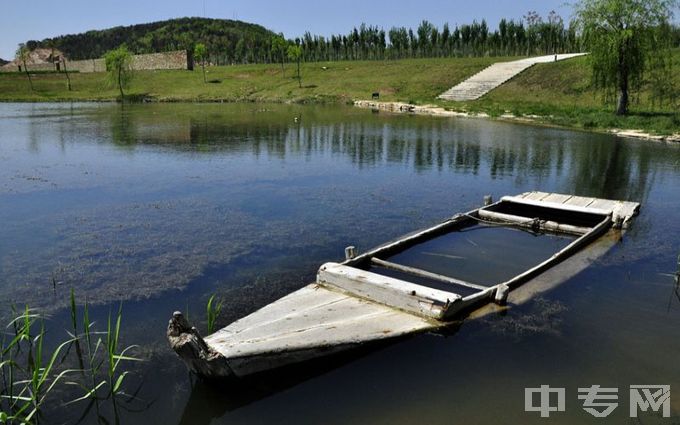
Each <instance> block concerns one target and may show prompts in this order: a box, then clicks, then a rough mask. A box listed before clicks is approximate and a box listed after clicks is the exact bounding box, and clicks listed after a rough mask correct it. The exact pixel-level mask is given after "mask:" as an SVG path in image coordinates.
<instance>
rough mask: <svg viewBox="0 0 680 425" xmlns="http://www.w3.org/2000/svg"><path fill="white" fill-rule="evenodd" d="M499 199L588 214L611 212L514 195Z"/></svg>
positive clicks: (607, 213) (606, 213)
mask: <svg viewBox="0 0 680 425" xmlns="http://www.w3.org/2000/svg"><path fill="white" fill-rule="evenodd" d="M501 201H505V202H515V203H518V204H524V205H532V206H536V207H546V208H556V209H560V210H563V211H574V212H583V213H588V214H599V215H609V214H611V213H612V211H611V210H609V209H601V208H591V207H577V206H574V205H569V204H558V203H554V202H544V201H536V200H531V199H526V198H524V199H522V198H517V197H515V196H504V197H502V198H501Z"/></svg>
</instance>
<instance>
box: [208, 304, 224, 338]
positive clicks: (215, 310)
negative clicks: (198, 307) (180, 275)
mask: <svg viewBox="0 0 680 425" xmlns="http://www.w3.org/2000/svg"><path fill="white" fill-rule="evenodd" d="M221 311H222V300H219V301H217V302H215V295H213V296H211V297H210V299H208V304H207V306H206V313H207V316H208V335H210V334H211V333H213V332H214V331H215V322H216V321H217V316H219V315H220V312H221Z"/></svg>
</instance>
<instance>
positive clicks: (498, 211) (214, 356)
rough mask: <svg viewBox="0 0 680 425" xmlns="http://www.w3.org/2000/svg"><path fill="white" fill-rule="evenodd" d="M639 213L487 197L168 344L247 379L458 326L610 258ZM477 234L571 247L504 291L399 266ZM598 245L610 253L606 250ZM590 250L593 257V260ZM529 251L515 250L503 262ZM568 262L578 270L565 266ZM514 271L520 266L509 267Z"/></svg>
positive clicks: (195, 367)
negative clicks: (508, 233) (503, 232)
mask: <svg viewBox="0 0 680 425" xmlns="http://www.w3.org/2000/svg"><path fill="white" fill-rule="evenodd" d="M639 207H640V204H638V203H635V202H625V201H612V200H606V199H598V198H587V197H580V196H572V195H563V194H556V193H545V192H527V193H523V194H521V195H518V196H506V197H503V198H501V200H500V201H498V202H495V203H492V202H491V199H490V197H485V205H484V206H483V207H480V208H478V209H475V210H472V211H469V212H467V213H462V214H457V215H455V216H453V217H451V218H449V219H447V220H445V221H443V222H442V223H440V224H437V225H435V226H433V227H430V228H427V229H424V230H421V231H418V232H415V233H412V234H410V235H407V236H404V237H402V238H399V239H397V240H395V241H393V242H390V243H387V244H384V245H382V246H380V247H377V248H375V249H372V250H370V251H368V252H365V253H363V254H361V255H357V254H356V250H355V248H354V247H348V248H347V249H346V250H345V257H346V260H345V261H344V262H342V263H326V264H324V265H322V266H321V267H320V268H319V270H318V273H317V278H316V282H315V283H312V284H310V285H307V286H305V287H303V288H302V289H300V290H298V291H295V292H293V293H291V294H289V295H287V296H285V297H283V298H281V299H279V300H277V301H275V302H273V303H272V304H269V305H267V306H265V307H263V308H262V309H260V310H258V311H256V312H254V313H252V314H250V315H249V316H246V317H244V318H242V319H240V320H237V321H236V322H234V323H232V324H231V325H229V326H227V327H225V328H223V329H220V330H219V331H217V332H215V333H213V334H212V335H209V336H207V337H205V338H202V337H201V336H200V335H199V333H198V331H197V330H196V329H195V328H193V327H191V326H190V325H189V323H187V321H186V319H185V318H184V317H183V316H182V313H181V312H175V313H174V314H173V317H172V319H171V320H170V322H169V325H168V331H167V336H168V340H169V342H170V345H171V346H172V348H173V349H174V350H175V351H176V352H177V354H178V355H179V356H180V357H181V358H182V359H183V360H184V362H185V363H186V365H187V366H188V368H189V369H190V370H191V371H193V372H195V373H197V374H198V375H201V376H204V377H212V378H215V377H227V376H237V377H242V376H246V375H250V374H254V373H259V372H264V371H268V370H271V369H275V368H278V367H281V366H285V365H290V364H294V363H298V362H303V361H305V360H309V359H312V358H316V357H321V356H325V355H329V354H333V353H337V352H339V351H343V350H347V349H350V348H353V347H357V346H360V345H363V344H367V343H370V342H374V341H381V340H385V339H388V338H396V337H400V336H404V335H408V334H413V333H417V332H424V331H429V330H433V329H437V328H441V327H444V326H449V325H450V324H451V323H452V321H454V320H456V319H461V318H464V317H475V316H479V315H480V314H481V312H483V311H485V310H484V308H482V307H484V306H487V307H486V308H487V311H488V308H490V307H489V306H491V305H494V304H495V305H503V304H505V303H506V302H507V301H508V296H509V294H510V292H511V291H512V292H513V293H515V292H518V293H521V291H515V290H516V289H517V288H519V287H520V285H523V284H525V283H527V282H533V283H534V284H535V285H534V286H536V285H538V287H535V288H534V289H533V290H531V291H528V292H525V293H524V294H522V295H521V296H519V297H517V299H516V300H515V301H514V302H521V301H522V300H526V299H528V298H530V297H531V296H532V295H533V294H534V293H535V292H537V291H541V290H542V289H545V288H548V287H550V286H551V285H554V284H555V283H556V282H559V281H563V280H565V279H566V278H568V277H570V276H572V275H573V274H575V273H576V272H578V271H580V270H581V269H583V268H584V267H586V266H587V264H589V262H590V261H591V257H590V256H592V255H600V254H602V253H603V252H604V251H606V249H607V248H608V247H609V246H611V244H612V243H613V241H616V240H619V239H620V236H621V234H622V231H623V230H624V229H626V228H627V227H628V225H629V223H630V221H631V220H632V218H633V217H634V216H635V215H637V213H638V211H639ZM473 226H482V227H486V228H494V229H514V230H513V231H516V229H523V230H525V231H529V232H532V233H533V234H536V235H538V234H550V235H563V236H561V237H564V238H565V239H564V240H560V241H558V242H559V243H562V244H563V245H561V247H560V249H558V250H556V252H548V253H544V249H543V250H542V249H539V250H538V251H539V252H542V253H544V254H545V257H547V258H544V259H542V261H540V262H538V263H537V264H532V266H530V267H528V268H526V269H522V271H521V272H520V273H518V274H514V275H512V276H509V277H503V278H501V280H500V281H494V280H493V278H492V277H491V276H488V279H487V278H485V279H484V280H487V281H486V282H479V281H475V282H473V281H470V280H466V279H463V278H462V277H461V276H455V277H454V276H451V274H453V273H447V274H444V273H442V272H441V269H442V267H444V266H446V267H447V268H446V270H450V269H451V268H453V269H454V270H458V271H460V272H461V273H462V271H464V270H467V269H465V266H464V263H465V262H464V261H462V262H459V263H461V264H463V265H461V266H455V265H454V266H453V267H450V265H449V263H451V262H452V261H453V260H452V259H453V258H456V257H455V256H452V255H449V256H447V255H445V254H441V258H442V260H441V261H440V260H438V261H439V262H438V263H432V264H433V265H437V267H438V268H439V269H438V270H425V269H423V268H419V267H414V266H413V265H405V264H401V263H399V262H395V261H392V259H393V258H400V255H401V256H403V255H405V254H404V253H407V252H409V250H412V249H417V247H423V246H427V244H437V243H441V241H442V240H444V241H446V238H451V237H460V235H461V234H462V232H464V231H465V230H466V229H469V228H471V227H473ZM564 235H568V237H569V239H566V238H567V236H564ZM598 239H601V240H603V241H609V243H608V244H604V246H600V247H599V248H597V247H596V245H597V243H596V241H597V240H598ZM530 242H531V241H530ZM587 246H591V247H592V248H591V249H590V251H592V252H590V253H589V254H588V255H584V254H583V253H584V252H588V250H585V251H584V250H583V249H584V248H585V247H587ZM521 248H522V247H521V246H517V247H510V249H506V253H505V254H503V255H502V256H506V255H510V254H511V251H515V250H520V251H521ZM421 253H422V252H421ZM579 254H580V255H579ZM480 255H481V257H480V258H481V260H482V262H484V261H487V260H491V258H487V257H485V255H487V254H484V252H482V253H481V254H480ZM448 257H451V258H450V259H447V258H448ZM566 259H569V260H570V261H571V260H573V264H572V265H571V266H565V264H566V263H568V262H565V261H564V260H566ZM513 261H514V260H513ZM511 266H516V265H515V264H511V263H508V267H509V268H510V269H512V267H511ZM468 269H470V267H468ZM473 269H475V270H476V273H477V275H478V276H486V275H485V273H487V274H488V273H490V270H491V268H490V267H489V268H485V267H479V266H478V264H477V265H476V266H475V267H473ZM480 269H481V272H480ZM473 271H474V270H473ZM511 301H512V300H511Z"/></svg>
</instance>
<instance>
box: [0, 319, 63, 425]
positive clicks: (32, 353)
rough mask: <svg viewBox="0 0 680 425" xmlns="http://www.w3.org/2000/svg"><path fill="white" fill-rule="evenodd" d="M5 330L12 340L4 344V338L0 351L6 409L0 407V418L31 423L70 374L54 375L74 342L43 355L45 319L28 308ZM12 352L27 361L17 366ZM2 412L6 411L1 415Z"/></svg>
mask: <svg viewBox="0 0 680 425" xmlns="http://www.w3.org/2000/svg"><path fill="white" fill-rule="evenodd" d="M37 321H40V330H39V331H38V332H37V334H35V335H33V334H32V328H33V327H34V325H35V324H36V322H37ZM7 327H8V328H9V327H11V328H13V330H14V337H13V338H12V340H11V341H10V342H9V343H7V344H5V339H4V336H3V341H2V347H1V348H0V353H2V354H1V355H2V357H0V360H2V361H1V362H0V373H1V374H2V382H3V389H2V394H1V398H2V401H6V405H5V404H2V405H0V406H1V408H2V412H3V415H2V416H3V418H4V422H9V421H18V422H21V423H30V422H31V421H33V420H34V419H35V418H36V416H37V415H38V414H39V411H40V408H41V406H42V405H43V403H44V402H45V400H46V399H47V397H48V395H49V394H50V393H51V392H52V390H53V389H54V387H55V386H56V385H57V383H59V382H60V381H61V380H62V379H63V378H64V377H65V376H66V375H67V374H69V373H71V372H73V370H71V369H65V370H62V371H60V372H58V373H57V372H56V368H57V359H58V358H59V356H60V354H61V352H62V351H63V350H64V348H65V347H66V346H68V345H69V344H71V342H72V341H73V339H68V340H66V341H64V342H62V343H61V344H59V345H58V346H57V347H56V348H55V349H54V350H53V351H52V352H51V353H46V351H45V349H44V340H45V322H44V318H43V317H41V316H39V315H38V314H35V313H33V312H32V311H31V310H30V308H29V307H28V306H26V307H25V309H24V311H23V312H22V314H20V315H19V316H17V317H15V318H14V319H13V320H12V321H11V322H10V323H9V324H8V325H7ZM13 352H14V353H15V354H17V355H19V354H21V353H24V354H25V356H26V361H25V362H21V363H20V362H18V361H17V360H16V359H17V357H15V356H14V355H13ZM17 378H20V379H17ZM5 408H6V409H7V411H4V409H5Z"/></svg>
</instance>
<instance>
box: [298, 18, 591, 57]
mask: <svg viewBox="0 0 680 425" xmlns="http://www.w3.org/2000/svg"><path fill="white" fill-rule="evenodd" d="M294 43H295V44H298V45H300V46H302V49H303V58H304V60H305V61H333V60H373V59H404V58H425V57H470V56H524V55H535V54H552V53H563V52H570V51H578V50H579V49H580V48H581V40H580V37H579V36H578V34H577V32H576V27H575V25H573V24H570V25H565V23H564V20H563V19H562V17H560V16H559V15H558V14H557V13H556V12H554V11H552V12H550V14H549V15H548V16H547V18H546V19H543V18H542V17H541V16H540V15H539V14H538V13H536V12H534V11H531V12H528V13H527V14H526V15H525V16H524V19H522V20H519V21H515V20H513V19H501V21H500V22H499V24H498V28H497V29H495V30H491V29H490V27H489V25H488V24H487V22H486V20H482V21H481V22H477V21H473V22H472V23H471V24H463V25H456V26H454V27H453V28H452V27H451V26H450V25H449V24H444V25H443V27H441V28H438V27H437V26H436V25H434V24H432V23H431V22H429V21H427V20H424V21H422V22H421V23H420V25H418V27H417V28H415V29H413V28H407V27H392V28H390V29H389V30H388V31H385V30H384V29H382V28H378V27H377V26H370V25H365V24H362V25H361V26H359V27H358V28H356V27H355V28H354V29H352V31H350V32H349V33H348V34H344V35H342V34H340V35H331V36H330V37H324V36H314V35H312V34H310V33H309V32H307V33H305V34H304V35H303V36H302V37H300V38H296V39H295V40H294Z"/></svg>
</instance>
